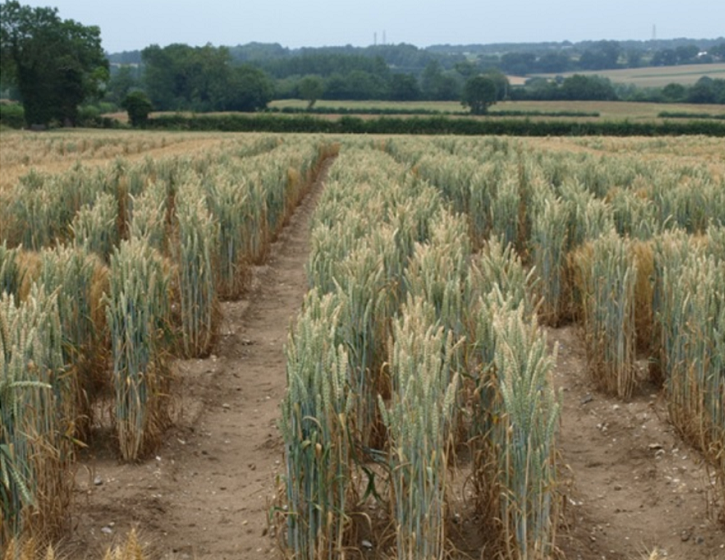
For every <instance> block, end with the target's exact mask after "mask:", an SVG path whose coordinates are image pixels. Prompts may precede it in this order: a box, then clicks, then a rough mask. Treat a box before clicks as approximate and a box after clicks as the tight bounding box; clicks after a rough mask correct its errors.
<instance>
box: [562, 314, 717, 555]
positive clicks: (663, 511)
mask: <svg viewBox="0 0 725 560" xmlns="http://www.w3.org/2000/svg"><path fill="white" fill-rule="evenodd" d="M549 336H550V339H552V340H557V341H559V343H560V350H559V359H558V364H557V369H556V373H555V382H556V384H557V386H558V387H560V388H561V389H562V390H563V411H562V420H561V437H560V439H559V441H560V446H559V447H560V449H561V454H562V463H563V466H564V468H563V469H562V470H563V471H564V473H565V475H566V479H567V480H566V483H565V486H564V490H565V492H566V497H565V501H566V506H565V507H566V513H567V515H566V517H567V519H568V521H569V523H570V525H569V527H568V530H562V531H561V535H560V538H559V546H560V547H561V548H562V550H563V551H564V552H565V554H566V558H567V559H569V560H580V559H581V560H602V559H604V558H606V560H620V559H621V560H625V559H626V560H632V559H637V558H641V557H645V553H649V552H651V551H652V550H653V549H655V548H657V549H659V550H660V552H661V557H663V558H664V557H665V556H666V557H667V558H669V559H672V560H699V559H708V560H715V559H720V560H722V559H725V533H724V532H723V530H722V527H721V526H718V525H717V523H716V522H715V521H714V520H713V519H712V518H711V517H712V516H710V517H709V516H708V498H709V497H711V496H708V492H707V490H706V489H707V488H708V487H709V478H708V474H707V471H706V469H705V468H704V466H703V465H702V463H701V461H700V456H699V454H698V453H696V452H695V451H693V450H692V449H691V448H690V447H689V446H688V445H686V444H685V443H683V442H682V441H681V440H680V438H679V437H678V435H677V434H676V433H675V430H674V429H673V428H672V426H671V425H670V424H669V423H668V422H667V410H666V407H665V403H664V402H663V400H662V398H660V397H658V394H657V389H656V388H654V387H645V389H644V390H642V391H640V392H639V393H638V394H636V395H635V396H634V398H633V399H632V400H631V402H627V403H625V402H622V401H620V400H618V399H616V398H611V397H607V396H606V395H603V394H601V393H598V392H597V391H596V390H595V389H594V387H593V384H592V382H591V379H590V377H589V375H588V373H587V368H586V356H585V351H584V347H583V345H582V343H581V340H580V337H579V332H578V328H577V327H576V326H570V327H566V328H563V329H558V330H555V331H550V333H549Z"/></svg>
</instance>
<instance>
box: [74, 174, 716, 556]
mask: <svg viewBox="0 0 725 560" xmlns="http://www.w3.org/2000/svg"><path fill="white" fill-rule="evenodd" d="M321 189H322V184H321V183H320V182H318V184H317V185H316V186H315V188H314V190H313V192H312V194H311V195H310V196H309V197H307V198H306V199H305V201H304V202H303V204H302V205H301V206H300V207H299V208H298V210H297V211H296V213H295V215H294V216H293V218H292V220H291V223H290V224H289V225H288V227H286V228H285V230H284V231H283V233H282V235H281V236H280V238H279V239H278V240H277V242H276V243H275V245H274V246H273V248H272V251H271V253H270V259H269V261H268V262H267V264H266V265H265V266H262V267H258V268H256V269H255V271H254V282H253V286H252V289H251V291H250V293H249V294H248V297H247V299H246V300H244V301H240V302H236V303H228V304H224V306H223V314H224V323H223V325H222V327H221V333H220V341H219V344H218V346H217V349H216V354H215V355H214V356H212V357H210V358H209V359H206V360H192V361H185V362H178V363H177V370H178V371H177V373H178V375H179V378H180V382H179V384H178V385H179V387H180V392H179V395H178V406H177V412H176V419H175V420H176V421H175V427H174V428H173V429H172V430H171V431H170V432H169V433H168V434H167V437H166V442H165V443H164V445H163V446H162V448H161V449H160V450H159V452H158V454H157V456H156V457H155V458H152V459H151V460H148V461H146V462H145V463H143V464H140V465H119V464H118V463H117V461H116V458H115V455H114V454H113V452H112V451H111V450H100V451H97V452H95V454H94V455H93V456H90V457H87V458H86V459H85V460H84V461H83V462H82V464H81V467H80V468H79V472H78V476H77V481H78V492H77V496H76V507H75V511H74V515H73V519H74V523H75V530H74V532H73V535H72V536H71V537H69V539H68V540H67V542H66V543H65V545H64V547H63V549H62V550H63V552H64V553H65V554H66V557H67V558H71V559H76V558H77V559H84V560H86V559H87V560H98V558H100V557H101V555H102V551H103V550H104V549H105V548H106V547H107V546H108V545H109V544H111V543H113V542H116V541H117V540H118V539H119V538H121V537H123V536H124V535H126V534H127V532H128V531H129V530H130V529H131V528H133V527H136V528H137V530H138V531H139V533H140V537H141V538H140V540H141V541H142V542H146V543H151V544H150V545H149V552H150V553H151V555H152V557H153V558H159V559H169V560H170V559H174V560H211V559H215V560H225V559H227V560H236V559H258V558H278V557H279V553H278V549H277V545H276V540H275V539H274V538H273V537H272V535H270V531H269V528H268V527H267V522H266V518H267V512H268V511H269V507H270V504H271V502H272V500H273V498H274V496H275V492H276V490H277V488H276V487H275V486H276V485H275V482H274V477H275V474H280V473H281V471H282V465H281V461H282V459H283V455H282V444H281V441H280V439H279V436H278V432H277V429H276V422H277V418H278V415H279V402H280V400H281V399H282V396H283V393H284V388H285V356H284V352H283V345H284V343H285V341H286V338H287V334H288V328H289V325H290V321H291V320H292V319H293V318H294V317H295V316H296V313H297V311H298V309H299V307H300V305H301V302H302V298H303V296H304V294H305V292H306V290H307V282H306V277H305V272H304V264H305V262H306V259H307V255H308V252H309V217H310V214H311V212H312V210H313V208H314V207H315V204H316V201H317V197H318V195H319V193H320V191H321ZM550 337H551V339H552V341H553V340H557V341H559V342H560V344H561V348H560V352H559V361H558V366H557V370H556V373H555V381H556V384H557V386H558V387H560V388H561V389H562V390H563V412H562V421H561V437H560V447H561V454H562V467H563V468H562V472H563V473H564V475H565V481H564V485H563V490H564V491H565V493H566V496H565V502H566V511H565V516H564V517H565V519H566V520H567V525H566V526H562V527H561V529H560V532H559V539H558V545H559V548H560V549H561V550H562V552H563V553H564V554H565V555H566V558H567V559H569V560H602V559H606V560H634V559H637V558H640V557H642V556H643V555H644V554H645V553H647V552H649V551H651V550H653V549H654V548H659V549H660V550H662V551H666V553H667V556H666V557H667V558H668V559H672V560H690V559H692V560H700V559H703V560H715V559H724V558H725V533H723V531H722V530H721V528H719V527H718V526H717V524H716V523H715V522H713V521H712V520H711V519H710V518H708V511H707V491H706V488H707V473H706V471H705V469H704V468H703V467H702V465H701V464H699V461H698V455H697V454H696V453H694V452H693V451H692V450H691V449H690V448H689V447H688V446H686V445H685V444H683V443H682V442H681V441H680V440H679V438H678V437H677V436H676V434H675V433H674V431H673V429H672V428H671V427H670V426H669V424H668V423H667V422H666V417H667V415H666V411H665V409H664V405H663V403H662V401H661V400H660V399H658V398H657V396H656V394H655V391H654V389H652V390H645V391H643V392H641V393H640V394H639V395H637V396H636V397H635V398H634V399H633V400H632V402H629V403H623V402H620V401H619V400H617V399H612V398H608V397H606V396H604V395H602V394H600V393H598V392H596V391H595V390H594V388H593V386H592V384H591V381H590V379H589V377H588V375H587V371H586V360H585V356H584V350H583V347H582V345H581V342H580V340H579V336H578V333H577V330H576V327H567V328H563V329H558V330H552V331H550Z"/></svg>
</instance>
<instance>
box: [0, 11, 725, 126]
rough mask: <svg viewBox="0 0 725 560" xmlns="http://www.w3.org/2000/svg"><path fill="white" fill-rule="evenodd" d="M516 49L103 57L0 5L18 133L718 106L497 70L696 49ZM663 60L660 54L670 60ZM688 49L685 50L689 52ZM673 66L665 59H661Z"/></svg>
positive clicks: (723, 95)
mask: <svg viewBox="0 0 725 560" xmlns="http://www.w3.org/2000/svg"><path fill="white" fill-rule="evenodd" d="M582 45H584V46H583V47H581V46H576V45H571V44H569V45H566V44H556V45H547V46H546V47H543V46H542V47H537V48H532V49H530V52H529V51H528V50H526V49H522V48H520V46H519V48H517V49H513V47H512V49H513V50H511V51H510V52H504V53H503V54H500V55H494V54H491V53H490V52H488V51H485V50H482V51H475V48H474V47H471V49H472V50H473V51H474V52H473V53H471V52H468V53H466V52H464V51H459V50H457V48H455V47H451V48H449V49H448V50H443V48H442V47H439V48H429V49H418V48H417V47H414V46H412V45H376V46H372V47H366V48H358V47H351V46H346V47H325V48H319V49H315V48H306V49H297V50H294V51H292V50H290V49H285V48H283V47H281V46H280V45H276V44H271V45H270V44H262V43H251V44H249V45H243V46H237V47H224V46H221V47H215V46H212V45H206V46H203V47H192V46H189V45H184V44H172V45H168V46H165V47H161V46H159V45H151V46H149V47H147V48H145V49H143V50H142V51H139V52H133V53H121V54H120V55H111V56H107V55H106V53H104V52H103V50H102V47H101V35H100V29H99V28H98V27H95V26H84V25H81V24H80V23H77V22H75V21H73V20H63V19H61V18H60V16H59V15H58V11H57V9H55V8H32V7H29V6H23V5H22V4H20V2H18V1H16V0H8V1H6V2H5V3H3V4H0V70H2V72H0V91H8V90H9V91H10V92H11V94H12V95H13V96H14V97H15V98H16V99H20V100H22V103H23V107H24V109H25V113H24V118H25V122H26V124H27V125H28V126H30V125H35V124H39V125H47V124H49V123H58V124H61V125H63V124H76V123H78V122H85V120H88V118H89V117H94V118H97V117H98V115H99V114H100V113H101V112H108V111H111V110H113V109H118V108H124V109H126V110H128V111H129V115H130V116H131V120H132V122H134V123H135V124H142V123H143V121H144V120H145V119H146V117H147V116H148V114H149V112H150V111H151V110H152V109H153V110H157V111H182V110H185V111H188V110H190V111H195V112H210V111H246V112H249V111H258V110H262V109H264V108H265V107H266V106H267V104H268V103H269V102H270V101H271V100H272V99H275V98H300V99H305V100H307V102H308V108H310V109H312V108H313V106H314V104H315V103H316V101H317V100H319V99H332V100H373V99H374V100H393V101H418V100H431V101H451V100H453V101H461V102H462V103H463V105H464V106H466V107H468V108H469V109H470V110H471V112H472V113H474V114H483V113H485V112H486V111H487V110H488V107H489V106H490V105H491V104H493V103H495V102H496V101H500V100H503V99H512V100H637V101H644V100H647V101H663V102H672V101H687V102H692V103H725V80H719V79H715V80H712V79H709V78H703V79H701V80H700V81H699V82H698V83H697V84H695V85H693V86H689V87H688V86H682V85H677V84H670V85H668V86H667V87H665V88H658V89H654V90H643V89H639V88H633V87H632V86H621V85H615V84H613V83H612V82H610V81H609V80H607V79H606V78H601V77H598V76H591V75H586V76H585V75H574V76H570V77H566V78H564V77H558V78H557V79H555V80H549V79H544V78H531V79H530V80H528V81H527V83H526V85H525V86H523V87H522V86H517V87H513V86H511V85H510V84H509V81H508V79H507V77H506V73H520V74H526V73H528V72H531V71H533V70H538V71H543V70H546V71H558V70H562V71H563V70H566V69H570V68H571V67H572V66H576V67H577V68H581V69H587V70H596V69H601V68H612V67H619V66H621V65H623V64H625V63H626V64H635V63H642V62H643V60H645V59H647V62H648V63H654V62H657V61H666V62H671V61H672V60H675V61H679V62H682V63H687V62H692V61H693V60H695V59H697V60H700V59H702V58H703V52H704V51H701V50H700V47H699V46H697V45H689V44H678V45H675V46H672V47H671V48H670V47H667V48H663V49H659V50H656V51H655V52H653V53H652V52H649V51H643V52H640V54H639V55H638V56H639V59H638V60H635V59H636V58H637V57H636V56H635V55H634V54H632V53H633V52H635V51H636V49H630V50H629V51H626V52H625V51H624V49H623V47H622V45H621V44H620V43H618V42H616V41H598V42H589V43H583V44H582ZM707 48H708V50H707V54H706V55H704V56H707V57H710V58H711V59H713V60H714V59H719V58H722V59H725V41H722V42H721V43H715V42H712V41H711V42H709V44H708V45H707ZM670 51H672V53H674V54H671V53H670ZM695 51H697V52H695ZM673 57H674V58H673Z"/></svg>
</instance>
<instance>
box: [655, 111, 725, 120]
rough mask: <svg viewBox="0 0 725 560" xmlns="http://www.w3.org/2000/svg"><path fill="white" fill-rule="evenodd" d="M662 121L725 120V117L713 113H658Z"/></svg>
mask: <svg viewBox="0 0 725 560" xmlns="http://www.w3.org/2000/svg"><path fill="white" fill-rule="evenodd" d="M657 117H659V118H660V119H716V120H725V115H715V114H712V113H677V112H671V111H662V112H660V113H657Z"/></svg>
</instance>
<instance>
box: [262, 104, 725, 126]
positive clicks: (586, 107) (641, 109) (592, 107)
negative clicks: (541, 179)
mask: <svg viewBox="0 0 725 560" xmlns="http://www.w3.org/2000/svg"><path fill="white" fill-rule="evenodd" d="M306 106H307V103H306V102H305V101H302V100H299V99H283V100H278V101H273V102H272V103H270V107H276V108H279V109H282V108H283V107H295V108H304V107H306ZM315 107H318V108H327V109H330V112H334V111H335V110H339V109H348V110H359V111H365V110H368V109H385V110H394V109H399V110H401V111H411V110H426V111H440V112H442V113H452V112H460V111H462V110H463V108H462V107H461V104H460V103H458V102H456V101H318V102H317V104H316V105H315ZM498 111H528V112H532V113H533V112H541V113H556V112H564V111H566V112H583V113H599V115H600V116H599V119H598V120H602V119H608V120H621V119H629V120H633V121H634V120H658V118H657V115H658V114H659V113H660V112H662V111H668V112H677V113H686V112H687V113H710V114H713V115H725V105H691V104H686V103H667V104H665V103H629V102H624V101H505V102H503V103H497V104H496V105H494V106H493V107H492V108H491V110H490V113H491V115H492V116H495V115H496V112H498ZM484 118H488V117H484ZM519 118H520V117H519ZM533 118H536V119H551V118H567V117H533ZM572 118H575V119H579V120H591V119H592V118H593V117H584V118H583V117H572Z"/></svg>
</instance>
